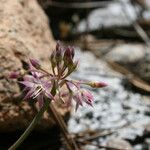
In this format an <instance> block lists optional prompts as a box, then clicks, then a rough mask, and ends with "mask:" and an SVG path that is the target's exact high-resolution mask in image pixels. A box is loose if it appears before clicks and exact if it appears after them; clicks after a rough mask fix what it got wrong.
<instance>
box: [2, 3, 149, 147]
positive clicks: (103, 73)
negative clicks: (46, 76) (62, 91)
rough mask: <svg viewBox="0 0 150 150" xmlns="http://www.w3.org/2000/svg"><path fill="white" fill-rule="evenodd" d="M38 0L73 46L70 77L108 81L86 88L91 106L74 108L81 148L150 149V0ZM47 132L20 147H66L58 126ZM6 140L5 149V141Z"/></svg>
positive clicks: (73, 127) (56, 33) (72, 124)
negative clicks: (74, 67)
mask: <svg viewBox="0 0 150 150" xmlns="http://www.w3.org/2000/svg"><path fill="white" fill-rule="evenodd" d="M38 3H39V4H40V6H41V7H42V9H43V10H44V12H45V13H46V14H47V16H48V18H49V28H50V29H51V31H52V35H53V37H54V39H55V40H61V41H62V42H63V44H64V45H73V46H74V47H75V51H76V59H78V60H80V63H79V68H78V70H77V71H76V72H75V73H74V74H73V75H72V76H71V78H73V79H78V80H93V81H103V82H106V83H107V84H108V87H106V88H103V89H91V88H88V90H91V91H92V93H93V95H94V98H95V101H94V106H93V108H89V107H86V106H85V107H83V108H79V109H78V111H77V112H75V111H74V110H72V111H71V113H70V115H69V117H67V119H66V120H67V121H66V124H67V129H68V131H69V133H70V135H72V137H74V139H76V142H77V144H78V146H79V147H80V149H81V150H105V149H106V150H107V149H108V150H150V0H38ZM36 17H37V18H38V17H39V16H38V14H37V16H36V15H35V16H34V17H33V18H36ZM33 18H32V19H33ZM42 42H45V41H44V40H43V41H42ZM37 43H39V42H37ZM45 43H46V42H45ZM35 45H36V44H35ZM16 55H17V56H19V57H20V56H21V55H20V53H17V54H16ZM20 58H22V56H21V57H20ZM41 60H43V58H41ZM23 64H24V63H23ZM85 88H87V87H85ZM45 124H47V122H45ZM52 130H53V129H52ZM48 131H49V133H52V134H46V133H45V131H44V133H43V132H42V133H41V132H40V134H39V133H38V134H37V133H33V134H32V135H31V136H30V137H29V139H28V140H29V142H27V141H26V142H25V144H24V145H23V146H22V147H21V149H28V150H58V149H59V150H66V148H65V144H60V141H59V140H60V139H59V138H60V136H57V135H58V133H57V132H59V129H55V130H53V131H50V130H48ZM54 131H57V132H54ZM46 132H47V130H46ZM19 134H20V133H17V134H15V135H14V134H13V136H12V135H11V136H12V137H13V138H17V136H18V135H19ZM54 135H56V136H54ZM3 137H4V138H6V139H7V140H10V137H9V134H0V138H3ZM8 137H9V138H8ZM41 137H42V138H43V137H44V138H43V140H42V138H41ZM50 141H51V142H50ZM61 141H63V140H62V139H61ZM11 142H12V140H11ZM49 142H50V143H49ZM63 142H64V141H63ZM63 142H62V143H63ZM2 143H3V145H4V147H2V149H5V147H7V146H6V145H7V142H6V141H5V140H3V141H2ZM64 143H65V142H64ZM29 145H30V147H28V146H29ZM31 145H32V146H31ZM50 147H51V148H50Z"/></svg>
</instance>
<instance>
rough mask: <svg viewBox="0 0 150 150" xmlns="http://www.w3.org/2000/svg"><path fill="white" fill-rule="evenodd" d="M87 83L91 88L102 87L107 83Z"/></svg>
mask: <svg viewBox="0 0 150 150" xmlns="http://www.w3.org/2000/svg"><path fill="white" fill-rule="evenodd" d="M87 85H89V86H91V87H92V88H103V87H106V86H107V84H106V83H104V82H88V83H87Z"/></svg>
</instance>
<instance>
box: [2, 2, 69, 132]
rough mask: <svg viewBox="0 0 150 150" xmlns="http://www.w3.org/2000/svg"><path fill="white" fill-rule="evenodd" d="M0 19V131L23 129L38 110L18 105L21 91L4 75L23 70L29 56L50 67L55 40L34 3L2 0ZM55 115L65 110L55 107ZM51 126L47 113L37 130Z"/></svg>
mask: <svg viewBox="0 0 150 150" xmlns="http://www.w3.org/2000/svg"><path fill="white" fill-rule="evenodd" d="M0 18H1V19H0V62H1V63H0V132H9V131H16V130H22V129H23V130H24V129H25V128H26V127H27V126H28V124H29V123H30V122H31V120H32V118H33V117H34V116H35V114H36V113H37V109H36V107H34V106H32V105H30V104H28V103H27V102H24V101H23V102H18V99H17V95H19V94H20V93H21V92H22V89H21V88H20V86H19V84H18V83H17V82H16V81H12V80H9V79H8V78H7V76H8V74H9V73H10V72H11V71H16V70H24V69H26V67H27V65H26V62H27V61H28V59H29V57H33V58H36V59H39V60H40V61H41V62H42V64H43V66H44V67H45V68H49V66H48V59H49V55H50V52H51V51H52V49H53V48H54V46H55V41H54V39H53V37H52V34H51V31H50V30H49V26H48V19H47V17H46V15H45V14H44V12H43V10H42V9H41V8H40V6H39V5H38V3H37V2H36V0H13V1H12V0H1V1H0ZM33 108H35V109H33ZM58 112H59V113H60V114H61V115H62V116H64V115H65V114H66V112H67V110H66V109H64V108H61V106H58ZM53 125H54V121H53V120H52V119H51V117H49V114H48V113H47V114H45V115H44V118H43V120H42V122H41V123H40V124H39V125H38V128H37V129H39V128H40V127H42V128H40V129H45V128H50V127H51V126H53Z"/></svg>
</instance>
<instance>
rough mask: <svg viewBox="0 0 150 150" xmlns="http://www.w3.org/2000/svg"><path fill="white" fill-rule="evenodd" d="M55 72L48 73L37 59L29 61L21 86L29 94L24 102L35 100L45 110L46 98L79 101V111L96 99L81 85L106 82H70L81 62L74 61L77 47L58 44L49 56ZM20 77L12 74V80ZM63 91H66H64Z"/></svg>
mask: <svg viewBox="0 0 150 150" xmlns="http://www.w3.org/2000/svg"><path fill="white" fill-rule="evenodd" d="M50 63H51V68H52V72H48V71H46V70H45V69H43V68H42V66H41V65H40V63H39V62H38V61H37V60H35V59H30V62H29V70H28V71H27V72H28V73H30V74H25V75H24V77H23V81H20V83H21V84H23V85H24V86H25V88H24V91H25V92H26V95H25V98H24V99H36V100H37V101H38V103H39V106H40V108H41V107H43V104H44V102H45V98H48V99H49V100H55V99H56V97H59V99H60V100H62V101H63V102H64V103H67V104H71V100H74V101H75V102H76V110H77V109H78V107H79V106H83V103H86V104H88V105H89V106H92V103H93V96H92V94H91V93H90V92H89V91H88V90H85V89H82V88H81V84H85V85H87V86H91V87H93V88H101V87H105V86H106V84H105V83H103V82H85V81H74V80H69V79H68V76H69V75H70V74H71V73H72V72H74V71H75V70H76V68H77V65H78V61H74V48H73V47H64V46H62V45H61V44H60V42H57V44H56V49H55V50H54V51H53V52H52V54H51V56H50ZM18 76H20V74H19V73H18V72H17V73H15V72H13V73H12V74H11V75H10V77H11V78H17V77H18ZM62 89H63V90H62Z"/></svg>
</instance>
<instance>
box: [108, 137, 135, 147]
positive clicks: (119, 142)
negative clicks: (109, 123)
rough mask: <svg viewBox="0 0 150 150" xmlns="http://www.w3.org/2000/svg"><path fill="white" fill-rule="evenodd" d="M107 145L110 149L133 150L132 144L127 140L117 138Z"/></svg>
mask: <svg viewBox="0 0 150 150" xmlns="http://www.w3.org/2000/svg"><path fill="white" fill-rule="evenodd" d="M106 145H107V146H108V147H112V148H116V149H124V150H133V148H132V146H131V144H130V143H129V142H127V141H126V140H123V139H119V138H115V139H110V140H108V141H107V143H106Z"/></svg>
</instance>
